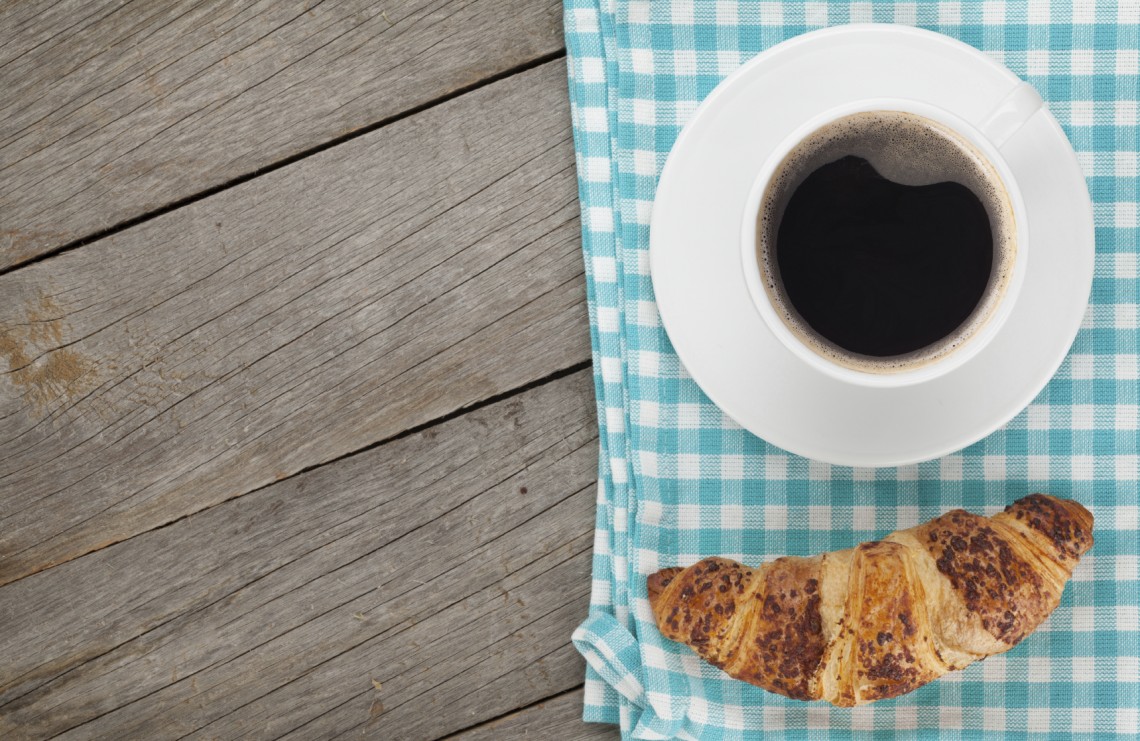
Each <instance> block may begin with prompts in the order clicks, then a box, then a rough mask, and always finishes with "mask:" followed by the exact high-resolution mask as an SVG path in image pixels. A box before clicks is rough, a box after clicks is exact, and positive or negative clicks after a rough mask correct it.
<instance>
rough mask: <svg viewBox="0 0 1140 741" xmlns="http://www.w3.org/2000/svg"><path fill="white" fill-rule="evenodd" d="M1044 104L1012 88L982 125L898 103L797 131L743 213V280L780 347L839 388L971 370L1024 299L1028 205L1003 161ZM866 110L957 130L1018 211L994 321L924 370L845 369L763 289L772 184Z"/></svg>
mask: <svg viewBox="0 0 1140 741" xmlns="http://www.w3.org/2000/svg"><path fill="white" fill-rule="evenodd" d="M1042 105H1043V103H1042V100H1041V97H1040V96H1039V95H1038V94H1037V91H1036V90H1034V89H1033V87H1032V86H1030V85H1028V84H1026V83H1022V84H1021V85H1019V86H1017V87H1016V88H1014V90H1013V92H1012V93H1010V94H1009V95H1008V96H1007V97H1006V98H1005V99H1004V100H1002V102H1001V103H1000V104H999V105H998V106H997V107H996V108H995V109H994V110H993V111H992V112H991V113H990V114H989V115H988V116H986V118H985V119H984V120H982V121H980V122H978V123H976V124H975V123H971V122H969V121H965V120H963V119H962V118H960V117H959V116H956V115H955V114H953V113H951V112H949V111H947V110H945V109H943V108H939V107H937V106H933V105H930V104H928V103H925V102H922V101H917V100H904V99H898V98H871V99H865V100H859V101H856V102H853V103H849V104H846V105H843V106H840V107H838V108H833V109H831V110H829V111H825V112H824V113H822V114H820V115H818V116H816V117H814V118H812V119H811V120H808V121H805V122H804V123H803V124H802V125H801V126H800V127H798V128H797V129H796V130H795V131H793V132H792V133H791V134H790V135H789V136H788V137H787V138H786V139H785V140H784V141H783V142H782V143H781V144H780V145H779V146H778V147H776V148H775V149H774V150H773V151H772V153H771V154H770V155H769V156H768V159H767V160H766V161H765V163H764V166H763V167H762V168H761V169H760V172H759V174H758V175H757V177H756V181H755V183H754V184H753V186H752V190H751V192H750V194H749V196H748V201H747V205H746V206H745V209H744V219H743V222H742V224H741V230H740V235H741V238H740V243H741V257H742V260H743V263H744V278H745V282H746V283H747V285H748V291H749V293H750V294H751V296H752V302H753V303H754V304H755V305H756V309H757V310H758V311H759V312H760V316H761V317H762V318H763V320H764V323H765V324H766V325H767V326H768V328H769V329H770V330H771V331H772V333H773V334H774V335H775V336H776V337H777V338H779V340H780V341H781V342H782V343H783V344H784V345H785V346H787V347H788V349H789V350H791V351H792V352H793V353H795V354H796V355H797V356H798V357H799V358H800V359H801V360H803V361H804V362H805V363H807V364H808V365H809V366H811V367H812V368H815V369H817V370H819V371H820V372H822V373H825V374H827V375H829V376H832V377H834V378H837V379H839V380H841V381H844V382H847V383H851V384H857V385H860V386H871V387H880V388H897V387H900V386H907V385H911V384H916V383H923V382H925V381H930V380H932V379H934V378H938V377H940V376H943V375H945V374H947V373H949V372H951V371H953V370H954V369H955V368H959V367H961V366H963V365H964V364H966V363H968V362H969V361H970V360H971V359H972V358H973V357H974V356H976V355H977V354H978V352H980V351H981V350H982V348H984V347H985V346H986V345H987V344H988V343H989V342H990V340H992V339H993V337H994V336H995V335H996V334H997V333H998V330H1000V329H1001V326H1002V324H1003V323H1004V322H1005V320H1006V318H1007V317H1008V316H1009V314H1010V312H1011V310H1012V309H1013V305H1014V303H1016V301H1017V296H1018V292H1019V290H1020V288H1021V284H1022V282H1023V281H1024V279H1025V271H1026V264H1027V261H1028V260H1029V259H1030V249H1029V233H1028V229H1027V224H1028V220H1027V218H1026V215H1025V203H1024V201H1023V200H1022V197H1021V191H1020V189H1019V188H1018V184H1017V181H1016V180H1015V178H1014V177H1013V173H1012V171H1011V170H1010V168H1009V165H1008V164H1007V163H1006V161H1005V158H1004V157H1003V156H1002V154H1001V148H1002V145H1004V144H1005V143H1006V142H1007V141H1008V140H1009V139H1010V137H1012V136H1013V134H1014V133H1016V132H1017V131H1018V129H1020V128H1021V126H1022V125H1023V124H1024V123H1025V122H1026V121H1028V120H1029V118H1030V117H1031V116H1032V115H1033V114H1034V113H1036V112H1037V110H1038V109H1039V108H1041V106H1042ZM868 111H901V112H904V113H911V114H915V115H918V116H923V117H925V118H928V119H931V120H933V121H935V122H936V123H939V124H942V125H943V126H946V127H947V128H949V129H951V130H952V131H954V132H955V133H956V134H957V135H958V136H960V137H961V138H962V139H964V140H965V141H967V142H968V143H969V144H971V145H973V147H974V148H975V149H977V151H978V152H980V153H981V154H982V155H983V156H984V157H985V158H986V159H987V160H989V162H990V164H992V165H993V167H994V169H995V170H996V171H997V173H998V176H999V177H1000V178H1001V181H1002V185H1003V186H1004V188H1005V192H1006V194H1007V195H1008V196H1009V201H1010V206H1011V207H1012V209H1013V219H1014V228H1015V230H1016V236H1015V240H1014V241H1015V252H1014V258H1013V271H1012V274H1011V276H1010V279H1009V282H1008V283H1007V285H1006V286H1005V289H1004V292H1003V293H1002V295H1001V296H1000V298H999V300H998V301H997V303H996V305H995V306H994V307H993V309H992V310H991V311H990V314H989V317H988V318H987V319H986V320H985V322H984V324H982V325H981V326H980V327H979V328H977V329H975V331H974V332H973V333H972V334H970V335H969V336H968V337H966V338H965V339H964V340H963V341H962V342H961V344H960V345H959V346H958V347H956V348H955V349H954V350H952V351H951V352H949V353H947V354H946V355H944V356H943V357H941V358H938V359H935V360H933V361H931V362H928V363H926V364H924V365H920V366H917V367H913V368H908V369H903V370H899V371H896V372H871V371H866V370H859V369H855V368H851V367H848V366H844V365H840V364H839V363H837V362H835V361H834V360H832V359H830V358H827V357H825V356H824V355H822V354H820V353H819V352H817V351H816V350H814V349H813V348H812V347H810V346H809V345H807V344H805V343H804V342H803V341H802V340H801V339H800V338H799V337H797V336H796V335H795V333H793V332H792V330H791V329H790V328H789V327H788V326H787V324H785V322H784V320H783V319H782V318H781V317H780V310H779V309H778V308H777V307H776V306H774V305H773V304H772V300H771V297H770V296H769V294H768V291H766V290H765V289H764V281H763V278H762V274H761V268H760V259H759V253H758V247H759V245H758V244H757V239H758V229H757V218H758V216H759V211H760V204H761V201H762V200H763V198H764V192H765V190H766V189H767V187H768V183H769V181H770V180H771V179H772V177H773V176H774V175H775V174H776V171H777V169H778V167H779V166H780V164H781V163H782V162H783V160H784V158H785V157H786V156H787V155H788V154H789V153H790V152H791V151H792V150H793V149H794V148H795V147H796V146H797V145H798V144H799V143H800V142H802V141H803V140H804V139H806V138H807V137H808V136H809V135H811V134H812V133H814V132H815V131H818V130H819V129H821V128H823V127H824V126H827V125H828V124H830V123H832V122H833V121H836V120H838V119H840V118H843V117H845V116H849V115H851V114H854V113H864V112H868Z"/></svg>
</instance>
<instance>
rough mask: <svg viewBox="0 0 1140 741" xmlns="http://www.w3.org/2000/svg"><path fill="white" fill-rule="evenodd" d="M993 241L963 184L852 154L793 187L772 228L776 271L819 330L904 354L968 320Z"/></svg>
mask: <svg viewBox="0 0 1140 741" xmlns="http://www.w3.org/2000/svg"><path fill="white" fill-rule="evenodd" d="M993 257H994V243H993V234H992V233H991V231H990V220H989V217H988V216H987V215H986V209H985V206H983V205H982V201H981V199H979V198H978V197H977V196H976V195H974V194H973V192H971V191H970V189H969V188H967V187H966V186H964V185H961V184H959V183H952V182H941V183H934V184H931V185H922V186H908V185H900V184H899V183H893V182H891V181H890V180H888V179H886V178H884V177H883V176H882V175H880V174H879V173H878V172H876V171H875V168H874V167H873V166H872V165H871V163H870V162H868V161H867V160H865V159H863V158H861V157H855V156H850V155H849V156H847V157H843V158H841V159H838V160H836V161H834V162H829V163H827V164H826V165H823V166H821V167H820V168H818V169H817V170H815V171H814V172H813V173H812V174H811V175H809V176H808V177H807V179H806V180H804V181H803V182H802V183H800V185H799V187H797V188H796V189H795V191H794V192H793V193H792V197H791V199H790V200H789V201H788V205H787V207H786V208H785V209H784V215H783V218H782V219H781V220H780V228H779V231H778V233H777V236H776V261H777V263H778V264H779V268H780V280H781V282H782V283H783V286H784V291H785V293H786V294H787V297H788V301H790V302H791V304H792V307H793V308H794V309H795V310H796V312H797V313H798V314H799V315H800V316H801V317H802V318H803V320H804V321H805V322H807V323H808V325H810V326H811V328H812V329H813V330H815V331H816V332H818V333H819V334H820V335H821V336H822V337H823V338H824V339H826V340H828V341H829V342H833V343H835V344H836V345H838V346H839V347H841V348H843V349H844V350H848V351H850V352H853V353H857V354H860V355H869V356H873V357H878V358H881V357H889V356H893V355H905V354H908V353H913V352H915V351H916V350H921V349H922V348H924V347H926V346H928V345H931V344H933V343H935V342H937V341H939V340H941V339H943V338H944V337H946V336H947V335H949V334H950V333H952V332H953V331H954V330H956V329H957V328H958V327H960V326H961V325H962V323H963V322H965V321H966V320H967V319H968V318H969V317H970V314H972V313H973V311H974V309H975V308H976V307H977V305H978V302H979V301H981V300H982V295H983V294H984V293H985V290H986V286H987V285H988V284H989V281H990V272H991V270H992V268H993Z"/></svg>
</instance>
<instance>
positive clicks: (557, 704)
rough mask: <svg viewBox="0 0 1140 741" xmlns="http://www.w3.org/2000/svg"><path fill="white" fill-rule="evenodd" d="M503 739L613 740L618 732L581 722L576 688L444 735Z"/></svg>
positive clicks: (469, 740)
mask: <svg viewBox="0 0 1140 741" xmlns="http://www.w3.org/2000/svg"><path fill="white" fill-rule="evenodd" d="M504 738H525V739H534V740H535V741H539V740H540V739H548V738H549V739H558V740H559V741H600V740H602V739H605V740H606V741H613V740H614V739H619V738H621V734H620V733H618V729H617V727H616V726H611V725H601V724H597V723H583V722H582V688H581V687H578V688H575V689H572V690H568V691H567V692H563V693H562V694H560V695H555V696H554V697H551V698H549V699H547V700H543V701H542V702H539V703H535V704H534V705H531V706H529V707H526V708H523V709H522V710H516V711H515V712H513V713H511V714H510V715H506V716H504V717H502V718H498V719H496V720H492V721H488V722H486V723H481V724H480V725H478V726H475V727H474V728H469V729H467V730H465V731H460V732H459V733H457V734H455V735H453V736H449V737H448V739H449V741H450V740H451V739H454V741H498V740H499V739H504Z"/></svg>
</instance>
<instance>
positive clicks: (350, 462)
mask: <svg viewBox="0 0 1140 741" xmlns="http://www.w3.org/2000/svg"><path fill="white" fill-rule="evenodd" d="M596 463H597V430H596V426H595V423H594V403H593V394H592V392H591V377H590V373H589V371H588V370H585V371H579V372H577V373H574V374H572V375H570V376H567V377H565V378H562V379H559V380H555V381H552V382H549V383H546V384H543V385H541V386H539V387H537V388H535V389H532V390H530V391H526V392H524V393H522V394H519V395H517V396H514V397H511V398H509V399H507V400H504V401H501V402H498V403H495V404H492V405H489V406H487V407H484V408H481V409H477V410H475V411H472V412H469V413H467V414H464V415H460V416H459V417H457V418H455V419H453V420H451V421H449V422H446V423H443V424H440V425H437V426H434V427H430V428H428V429H426V430H423V431H421V432H419V433H414V434H411V435H408V436H406V437H404V438H401V439H398V440H395V441H393V442H390V443H386V444H384V445H382V446H379V447H376V448H373V449H371V450H368V451H365V452H363V453H360V454H357V455H354V456H350V457H348V458H345V459H343V460H340V461H337V462H335V463H332V464H329V465H327V466H322V467H320V468H317V469H315V470H313V471H308V472H305V473H302V474H300V475H298V476H295V477H292V478H290V479H288V480H285V481H282V482H279V483H277V484H274V485H272V486H269V487H267V488H265V489H261V490H259V491H256V492H253V493H251V494H249V495H247V496H244V497H241V498H239V499H236V500H231V501H229V502H226V503H224V504H221V505H218V506H216V507H212V508H210V509H209V510H206V511H204V512H199V513H197V514H195V515H192V516H190V517H187V518H185V519H183V520H181V521H179V522H176V523H174V524H172V525H170V526H169V527H166V528H162V529H159V530H155V531H152V532H148V533H145V534H143V535H140V536H138V537H136V538H133V539H131V540H129V541H127V542H124V543H119V544H116V545H114V546H110V547H108V548H105V549H102V550H100V551H98V552H96V553H92V554H89V555H87V556H84V557H83V558H80V559H77V560H74V561H72V562H70V563H67V564H64V565H62V566H60V567H58V568H55V569H51V570H49V571H45V572H42V573H39V574H36V575H34V576H31V577H29V578H27V579H23V580H21V581H19V582H16V583H14V584H9V585H7V586H5V587H2V588H0V624H3V625H4V626H5V630H4V631H2V632H0V655H3V656H4V657H5V660H4V661H3V662H0V736H3V737H5V738H42V737H45V736H48V735H52V734H56V733H64V737H65V738H72V737H74V738H157V737H163V738H173V737H179V736H182V735H184V734H192V737H194V738H235V737H237V736H238V735H241V734H249V735H252V736H256V737H259V738H275V737H277V736H280V735H282V734H285V733H288V732H289V731H294V732H295V733H294V735H295V736H296V737H298V738H314V737H327V736H331V735H336V734H338V733H343V732H344V731H345V730H347V729H348V728H350V727H357V726H359V727H360V729H362V730H367V731H371V732H373V733H374V735H376V736H378V737H381V738H430V737H438V736H441V735H445V734H447V733H449V732H452V731H456V730H459V729H462V728H466V727H468V726H471V725H473V724H476V723H478V722H480V721H481V720H486V719H489V718H493V717H497V716H499V715H502V714H503V713H506V712H509V711H510V710H512V709H515V708H517V707H520V706H523V705H526V704H529V703H532V702H534V701H536V700H539V699H542V698H543V697H547V696H549V695H552V694H555V693H558V692H561V691H564V690H566V689H568V688H571V687H574V686H576V685H577V684H579V683H580V682H581V677H582V671H583V665H582V662H581V659H580V658H579V657H578V656H577V654H576V653H575V652H574V650H573V648H572V647H571V646H570V644H569V636H570V632H571V631H572V630H573V627H574V625H575V624H576V623H577V622H578V621H580V620H581V618H582V617H583V616H584V615H585V612H586V609H587V600H588V592H589V585H590V575H589V568H590V544H591V539H592V531H593V519H594V518H593V503H594V487H593V481H594V477H595V473H596ZM373 680H376V681H377V682H379V683H380V687H379V688H377V687H376V686H375V685H374V684H373Z"/></svg>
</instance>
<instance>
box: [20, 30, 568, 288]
mask: <svg viewBox="0 0 1140 741" xmlns="http://www.w3.org/2000/svg"><path fill="white" fill-rule="evenodd" d="M565 56H566V49H565V48H563V49H559V50H558V51H555V52H551V53H549V54H544V55H542V56H540V57H536V58H534V59H533V60H531V61H529V62H526V63H524V64H519V65H516V66H514V67H512V68H510V69H507V70H503V71H502V72H497V73H495V74H493V75H490V76H488V77H485V78H483V79H481V80H478V81H477V82H473V83H471V84H469V85H465V86H463V87H460V88H457V89H456V90H454V91H452V92H449V93H445V94H443V95H440V96H438V97H436V98H433V99H432V100H429V101H426V102H424V103H420V104H419V105H416V106H413V107H411V108H408V109H407V110H404V111H401V112H399V113H396V114H394V115H392V116H388V117H387V118H383V119H380V120H379V121H375V122H373V123H371V124H368V125H366V126H363V127H361V128H359V129H357V130H355V131H351V132H349V133H347V134H344V135H342V136H339V137H336V138H333V139H330V140H328V141H326V142H322V143H321V144H318V145H316V146H313V147H310V148H308V149H305V150H303V151H301V152H298V153H296V154H293V155H290V156H288V157H284V158H282V159H280V160H277V161H275V162H273V163H271V164H269V165H266V166H264V167H261V168H259V169H257V170H254V171H252V172H247V173H244V174H242V175H238V176H237V177H234V178H231V179H229V180H227V181H226V182H224V183H220V184H218V185H215V186H213V187H210V188H206V189H204V190H200V191H198V192H196V193H193V194H191V195H188V196H185V197H183V198H179V199H177V200H175V201H171V202H170V203H168V204H165V205H163V206H159V207H158V208H154V209H151V210H149V211H146V212H144V213H141V214H139V215H138V216H134V217H131V218H129V219H125V220H123V221H120V222H119V223H117V224H113V225H112V226H109V227H106V228H104V229H100V230H98V231H94V232H91V233H90V234H87V235H85V236H82V237H79V238H78V239H75V240H73V241H71V242H68V243H66V244H63V245H60V246H59V247H55V248H53V249H51V250H49V251H47V252H44V253H42V254H39V255H36V256H34V257H31V258H28V259H26V260H22V261H18V262H15V263H13V264H11V265H8V266H4V267H0V276H3V275H7V274H8V273H14V272H16V271H17V270H20V269H22V268H26V267H28V266H30V265H35V264H36V263H39V262H43V261H45V260H49V259H51V258H53V257H56V256H58V255H61V254H64V253H66V252H70V251H72V250H75V249H78V248H80V247H83V246H84V245H88V244H91V243H92V242H96V241H98V240H100V239H105V238H107V237H111V236H113V235H115V234H118V233H119V232H123V231H126V230H127V229H130V228H131V227H135V226H138V225H139V224H143V223H146V222H148V221H150V220H151V219H155V218H158V217H159V216H162V215H164V214H168V213H170V212H171V211H175V210H177V209H180V208H183V207H185V206H189V205H190V204H192V203H197V202H198V201H201V200H203V199H205V198H209V197H210V196H213V195H216V194H218V193H221V192H222V191H225V190H229V189H230V188H233V187H235V186H238V185H241V184H242V183H247V182H249V181H250V180H253V179H254V178H258V177H262V176H263V175H268V174H269V173H271V172H273V171H274V170H280V169H281V168H283V167H288V166H289V165H292V164H293V163H295V162H300V161H301V160H303V159H305V158H307V157H312V156H313V155H314V154H319V153H321V152H323V151H325V150H326V149H332V148H333V147H337V146H340V145H341V144H345V143H346V142H350V141H352V140H353V139H358V138H360V137H362V136H365V135H367V134H371V133H372V132H373V131H376V130H377V129H382V128H384V127H385V126H389V125H391V124H394V123H396V122H397V121H402V120H404V119H405V118H409V117H411V116H415V115H416V114H418V113H423V112H424V111H427V110H429V109H431V108H435V107H436V106H438V105H441V104H443V103H446V102H448V101H450V100H454V99H455V98H458V97H460V96H462V95H466V94H467V93H470V92H474V91H475V90H478V89H479V88H482V87H486V86H487V85H491V84H493V83H496V82H499V81H500V80H504V79H506V78H508V77H511V76H513V75H517V74H519V73H521V72H526V71H527V70H531V69H534V68H535V67H540V66H542V65H544V64H547V63H548V62H553V61H555V60H557V59H562V58H563V57H565Z"/></svg>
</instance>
